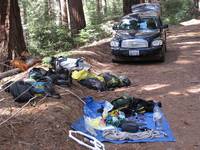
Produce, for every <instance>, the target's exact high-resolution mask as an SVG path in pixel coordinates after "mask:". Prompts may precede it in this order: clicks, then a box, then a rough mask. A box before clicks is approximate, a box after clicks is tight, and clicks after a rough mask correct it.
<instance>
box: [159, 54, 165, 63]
mask: <svg viewBox="0 0 200 150" xmlns="http://www.w3.org/2000/svg"><path fill="white" fill-rule="evenodd" d="M158 61H159V62H164V61H165V52H164V51H163V52H162V54H161V56H160V58H159V59H158Z"/></svg>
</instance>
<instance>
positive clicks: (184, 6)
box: [161, 0, 193, 24]
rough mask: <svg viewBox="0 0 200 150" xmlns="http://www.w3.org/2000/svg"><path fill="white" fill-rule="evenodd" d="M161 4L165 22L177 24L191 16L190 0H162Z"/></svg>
mask: <svg viewBox="0 0 200 150" xmlns="http://www.w3.org/2000/svg"><path fill="white" fill-rule="evenodd" d="M161 6H162V14H163V20H164V22H166V23H170V24H177V23H179V22H181V21H185V20H187V19H190V18H191V17H192V14H191V13H190V10H191V8H192V7H193V3H192V1H190V0H162V1H161Z"/></svg>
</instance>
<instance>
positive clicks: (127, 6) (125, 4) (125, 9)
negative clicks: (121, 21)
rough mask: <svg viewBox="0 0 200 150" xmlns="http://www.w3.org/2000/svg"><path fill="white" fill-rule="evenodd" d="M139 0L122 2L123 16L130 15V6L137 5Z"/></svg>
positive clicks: (124, 0)
mask: <svg viewBox="0 0 200 150" xmlns="http://www.w3.org/2000/svg"><path fill="white" fill-rule="evenodd" d="M139 3H140V0H123V12H124V15H127V14H129V13H131V6H132V5H136V4H139Z"/></svg>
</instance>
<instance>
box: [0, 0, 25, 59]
mask: <svg viewBox="0 0 200 150" xmlns="http://www.w3.org/2000/svg"><path fill="white" fill-rule="evenodd" d="M24 51H27V50H26V45H25V41H24V36H23V29H22V24H21V18H20V9H19V6H18V0H0V61H5V60H10V59H12V54H13V52H14V53H15V54H16V55H17V56H21V54H22V53H23V52H24Z"/></svg>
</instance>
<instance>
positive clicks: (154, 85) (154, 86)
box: [141, 83, 169, 91]
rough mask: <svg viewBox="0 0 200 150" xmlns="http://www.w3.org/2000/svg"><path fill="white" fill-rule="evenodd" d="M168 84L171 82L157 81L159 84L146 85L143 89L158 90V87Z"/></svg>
mask: <svg viewBox="0 0 200 150" xmlns="http://www.w3.org/2000/svg"><path fill="white" fill-rule="evenodd" d="M168 86H169V84H159V83H157V84H151V85H145V86H143V87H142V88H141V89H142V90H145V91H152V90H157V89H160V88H164V87H168Z"/></svg>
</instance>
